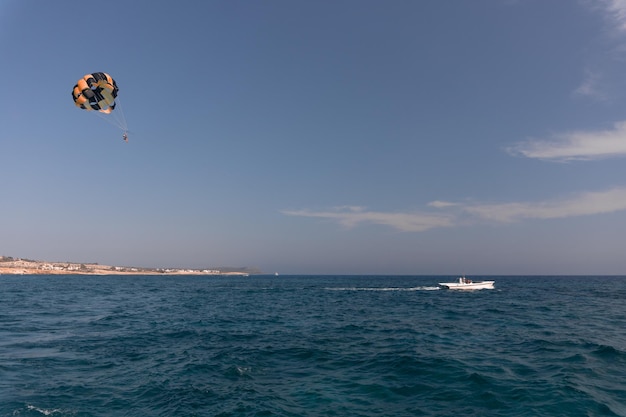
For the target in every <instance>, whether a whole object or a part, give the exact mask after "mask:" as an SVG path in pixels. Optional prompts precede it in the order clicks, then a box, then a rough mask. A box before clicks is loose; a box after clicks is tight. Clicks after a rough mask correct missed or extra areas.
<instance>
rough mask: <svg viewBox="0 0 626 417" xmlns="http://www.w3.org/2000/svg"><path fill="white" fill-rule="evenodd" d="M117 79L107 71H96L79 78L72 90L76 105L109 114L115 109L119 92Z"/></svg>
mask: <svg viewBox="0 0 626 417" xmlns="http://www.w3.org/2000/svg"><path fill="white" fill-rule="evenodd" d="M118 90H119V89H118V88H117V84H116V83H115V80H114V79H113V78H112V77H111V76H110V75H109V74H107V73H106V72H94V73H93V74H87V75H85V76H84V77H83V78H81V79H79V80H78V82H77V83H76V85H75V86H74V89H73V90H72V98H73V99H74V103H75V104H76V106H78V107H80V108H81V109H84V110H88V111H91V110H97V111H99V112H101V113H105V114H109V113H111V111H113V109H115V104H116V103H115V99H116V98H117V92H118Z"/></svg>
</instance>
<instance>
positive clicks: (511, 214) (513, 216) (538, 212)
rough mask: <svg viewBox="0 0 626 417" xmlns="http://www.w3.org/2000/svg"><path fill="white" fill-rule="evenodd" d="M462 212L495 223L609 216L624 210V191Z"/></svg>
mask: <svg viewBox="0 0 626 417" xmlns="http://www.w3.org/2000/svg"><path fill="white" fill-rule="evenodd" d="M464 210H465V211H467V212H468V213H470V214H472V215H474V216H476V217H478V218H481V219H484V220H490V221H495V222H499V223H510V222H515V221H520V220H523V219H559V218H566V217H576V216H586V215H593V214H605V213H613V212H617V211H623V210H626V188H612V189H609V190H605V191H595V192H585V193H579V194H576V195H573V196H569V197H566V198H561V199H555V200H549V201H540V202H517V203H502V204H476V205H473V206H468V207H465V208H464Z"/></svg>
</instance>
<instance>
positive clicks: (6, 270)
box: [0, 256, 259, 276]
mask: <svg viewBox="0 0 626 417" xmlns="http://www.w3.org/2000/svg"><path fill="white" fill-rule="evenodd" d="M252 273H255V274H258V273H259V272H258V271H254V270H248V269H247V268H223V269H188V268H141V267H127V266H113V265H100V264H98V263H76V262H47V261H35V260H32V259H24V258H13V257H11V256H0V274H6V275H68V274H72V275H237V276H248V275H250V274H252Z"/></svg>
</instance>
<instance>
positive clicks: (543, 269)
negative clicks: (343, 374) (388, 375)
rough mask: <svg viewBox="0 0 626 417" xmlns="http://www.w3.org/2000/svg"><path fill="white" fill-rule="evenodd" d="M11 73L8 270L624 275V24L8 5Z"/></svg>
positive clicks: (171, 5) (424, 11)
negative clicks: (103, 111) (15, 260)
mask: <svg viewBox="0 0 626 417" xmlns="http://www.w3.org/2000/svg"><path fill="white" fill-rule="evenodd" d="M0 51H1V53H2V59H1V60H0V75H1V77H2V80H3V87H2V92H1V93H0V140H1V141H2V145H1V148H0V178H1V179H2V182H3V187H2V192H1V193H0V254H3V255H8V256H18V257H27V258H34V259H45V260H52V261H75V262H99V263H102V264H116V265H135V266H154V267H194V268H195V267H219V266H232V267H241V266H249V267H258V268H260V269H262V270H263V271H265V272H268V273H273V272H274V271H278V272H280V273H284V274H289V273H301V274H335V273H336V274H343V273H346V274H456V273H459V274H460V273H465V274H468V275H477V274H624V273H626V256H625V254H626V249H624V248H626V161H625V157H626V76H625V75H624V74H626V2H624V1H618V0H596V1H591V0H588V1H585V0H581V1H569V0H562V1H550V2H547V1H543V0H518V1H513V0H508V1H507V0H482V1H472V2H470V1H464V0H451V1H445V2H435V1H429V2H427V1H423V2H422V1H403V0H397V1H391V2H387V1H385V2H383V1H370V0H340V1H315V2H313V1H309V2H307V1H291V0H290V1H287V0H271V1H237V0H235V1H233V0H228V1H180V2H171V1H167V2H165V1H156V0H150V1H140V0H138V1H132V2H129V1H122V0H119V1H118V0H113V1H108V2H105V3H102V4H98V3H97V2H93V3H91V2H90V3H86V2H84V1H79V0H75V1H74V0H65V1H62V2H49V1H44V0H39V1H36V0H26V1H17V0H0ZM96 71H103V72H107V73H109V74H111V75H112V76H113V78H114V79H115V80H116V81H117V84H118V86H119V87H120V93H119V103H120V106H121V109H122V111H123V113H122V112H120V114H123V115H124V117H125V119H126V121H127V123H128V128H129V129H130V133H129V137H130V142H129V143H128V144H126V143H124V142H123V141H122V137H121V136H122V131H121V130H120V129H118V128H116V127H115V126H114V125H112V124H110V123H107V121H106V120H103V119H102V118H99V117H97V116H96V115H94V114H93V113H89V112H86V111H83V110H80V109H78V108H76V107H75V106H74V104H73V102H72V99H71V95H70V93H71V89H72V87H73V85H74V83H75V82H76V80H78V78H80V77H82V76H83V75H84V74H87V73H91V72H96Z"/></svg>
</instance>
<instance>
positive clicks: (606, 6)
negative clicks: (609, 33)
mask: <svg viewBox="0 0 626 417" xmlns="http://www.w3.org/2000/svg"><path fill="white" fill-rule="evenodd" d="M592 4H594V5H595V6H596V7H598V6H599V7H601V8H602V10H603V12H604V14H605V16H606V17H607V18H608V19H609V20H610V22H611V24H612V26H613V28H614V29H615V30H616V31H617V32H619V33H623V34H626V1H625V0H599V1H597V2H594V3H592Z"/></svg>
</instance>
